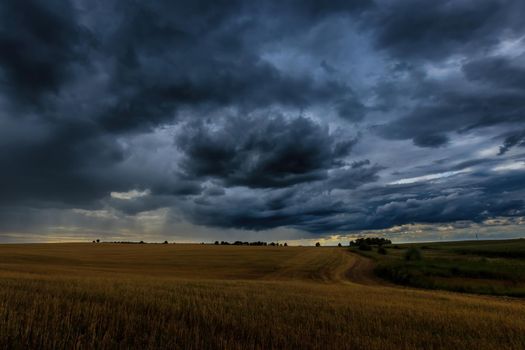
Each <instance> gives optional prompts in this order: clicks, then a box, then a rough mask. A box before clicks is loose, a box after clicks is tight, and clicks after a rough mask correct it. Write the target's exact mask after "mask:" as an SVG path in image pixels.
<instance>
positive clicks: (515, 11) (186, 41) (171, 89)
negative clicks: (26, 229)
mask: <svg viewBox="0 0 525 350" xmlns="http://www.w3.org/2000/svg"><path fill="white" fill-rule="evenodd" d="M524 10H525V7H524V5H523V3H522V2H521V1H511V0H483V1H473V0H472V1H471V0H460V1H441V2H428V1H423V0H410V1H401V0H399V1H398V0H394V1H386V0H385V1H383V0H377V1H371V0H359V1H315V0H309V1H299V0H289V1H288V0H285V1H240V0H238V1H222V0H220V1H209V0H198V1H192V2H182V1H155V2H135V1H117V0H116V1H82V0H80V1H58V0H57V1H37V0H31V1H23V2H15V1H7V2H4V3H2V4H1V5H0V19H1V21H0V148H1V152H0V167H1V169H2V171H1V172H0V180H1V181H0V183H1V185H0V192H2V196H1V197H0V217H1V218H2V220H0V221H2V222H3V226H2V227H3V229H1V230H3V231H6V230H8V229H11V230H12V229H14V228H16V230H20V231H23V226H24V225H23V224H21V223H23V222H24V220H23V218H22V217H23V213H24V212H27V215H28V218H29V217H32V218H33V219H34V220H30V219H28V220H27V221H28V222H29V221H31V227H37V226H38V222H42V225H48V226H49V225H51V222H57V221H60V220H61V219H60V218H58V216H60V215H59V213H62V214H63V215H73V214H71V211H72V210H73V209H75V210H77V209H78V210H80V211H78V210H77V211H76V212H74V215H73V216H72V218H74V219H71V220H73V221H75V220H76V221H75V222H77V221H78V223H79V225H85V224H86V220H88V218H89V220H95V219H93V218H94V217H104V220H105V221H103V223H104V224H100V225H101V227H102V226H103V225H106V224H107V223H108V222H109V221H111V220H117V218H120V219H122V218H125V219H123V220H124V221H125V220H128V219H129V218H130V217H135V216H139V215H140V214H141V213H144V212H152V211H156V210H159V209H166V210H169V212H170V215H173V217H177V218H178V219H177V220H183V221H184V220H186V221H189V222H191V223H194V224H196V225H204V226H210V227H221V228H239V229H248V230H265V229H271V228H278V227H289V228H295V229H299V230H303V231H307V232H312V233H316V234H324V233H334V232H337V231H339V232H341V231H354V230H366V229H382V228H388V227H391V226H393V225H403V224H406V223H417V222H419V223H446V222H454V221H458V220H460V221H461V220H467V221H476V222H482V221H483V220H486V219H490V218H494V217H497V216H502V217H516V216H519V215H525V213H524V202H523V200H522V199H521V198H523V196H524V195H525V193H523V192H524V188H523V183H524V181H525V178H524V177H523V166H522V165H523V161H524V160H525V157H523V155H521V154H518V152H519V151H518V150H519V148H520V147H523V146H524V145H525V137H524V132H523V130H525V102H524V101H525V65H524V63H523V59H524V57H525V56H524V55H525V43H524V39H523V38H524V37H525V26H524V25H523V20H522V18H521V17H522V16H521V14H522V13H523V11H524ZM403 140H408V141H409V142H405V143H403V142H398V141H403ZM498 148H499V155H498ZM494 149H495V151H494ZM13 208H16V210H15V209H13ZM43 209H45V210H48V211H46V213H47V212H49V213H53V214H52V215H55V216H57V219H56V220H51V219H50V218H47V219H44V217H45V214H43V213H44V212H43V211H42V210H43ZM90 211H93V213H91V212H90ZM15 213H16V214H15ZM64 213H66V214H64ZM67 213H69V214H67ZM108 213H109V214H108ZM110 214H111V215H110ZM179 214H180V215H181V216H180V218H179V216H178V215H179ZM82 217H84V218H83V219H82ZM109 217H111V218H113V219H108V218H109ZM152 217H156V216H155V215H152ZM101 220H102V219H101ZM113 225H115V226H118V224H113ZM111 227H114V226H111ZM126 227H127V226H126ZM168 230H169V228H168Z"/></svg>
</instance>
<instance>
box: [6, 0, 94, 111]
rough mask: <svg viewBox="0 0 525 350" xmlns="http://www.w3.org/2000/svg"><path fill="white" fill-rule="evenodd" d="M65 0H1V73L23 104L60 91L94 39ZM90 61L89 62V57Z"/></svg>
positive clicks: (10, 92) (36, 101)
mask: <svg viewBox="0 0 525 350" xmlns="http://www.w3.org/2000/svg"><path fill="white" fill-rule="evenodd" d="M76 19H77V16H76V13H75V10H74V8H73V6H72V5H71V4H70V3H68V2H64V1H39V0H29V1H5V2H2V4H1V5H0V52H2V54H1V55H0V67H1V68H0V76H2V78H3V79H2V80H4V82H7V83H3V84H2V90H3V91H4V93H6V94H8V95H10V96H11V97H12V98H13V99H15V100H17V101H19V102H20V103H21V104H34V103H38V102H41V101H40V100H41V97H42V95H44V94H50V93H57V92H58V91H59V89H60V88H61V86H62V84H63V83H64V81H65V80H66V79H67V78H68V77H69V76H70V70H71V66H72V64H73V63H75V62H81V61H82V54H83V51H85V49H86V46H88V45H89V44H90V40H91V37H90V35H89V33H88V32H87V30H86V29H85V28H83V27H82V26H81V25H79V24H78V23H77V22H76ZM84 63H85V62H84Z"/></svg>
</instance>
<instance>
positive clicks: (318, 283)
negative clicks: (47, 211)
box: [0, 244, 525, 349]
mask: <svg viewBox="0 0 525 350" xmlns="http://www.w3.org/2000/svg"><path fill="white" fill-rule="evenodd" d="M357 259H362V258H360V257H356V256H355V255H351V254H349V253H347V252H346V250H345V249H337V248H295V247H287V248H284V247H281V248H273V247H233V246H224V247H223V246H218V247H217V246H201V245H113V244H47V245H44V244H42V245H2V246H0V348H3V349H4V348H5V349H8V348H9V349H11V348H38V349H43V348H45V349H65V348H67V349H72V348H79V349H82V348H97V349H106V348H137V349H147V348H181V349H215V348H222V349H241V348H242V349H246V348H249V349H254V348H255V349H270V348H293V349H309V348H323V349H352V348H353V349H356V348H358V349H440V348H443V349H523V348H525V303H524V302H523V301H522V300H515V299H504V298H496V297H482V296H473V295H460V294H454V293H447V292H437V291H422V290H414V289H403V288H398V287H388V286H378V285H360V284H356V283H351V282H348V281H346V280H345V279H344V276H345V271H346V270H347V269H348V268H349V267H351V266H352V265H353V264H355V263H356V262H357V261H358V260H357Z"/></svg>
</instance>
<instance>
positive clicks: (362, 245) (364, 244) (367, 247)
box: [359, 242, 372, 250]
mask: <svg viewBox="0 0 525 350" xmlns="http://www.w3.org/2000/svg"><path fill="white" fill-rule="evenodd" d="M359 250H372V247H370V246H369V245H368V243H366V242H361V244H360V245H359Z"/></svg>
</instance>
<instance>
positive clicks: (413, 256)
mask: <svg viewBox="0 0 525 350" xmlns="http://www.w3.org/2000/svg"><path fill="white" fill-rule="evenodd" d="M422 258H423V257H422V256H421V251H420V250H419V249H417V248H410V249H409V250H407V251H406V253H405V260H406V261H418V260H421V259H422Z"/></svg>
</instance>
